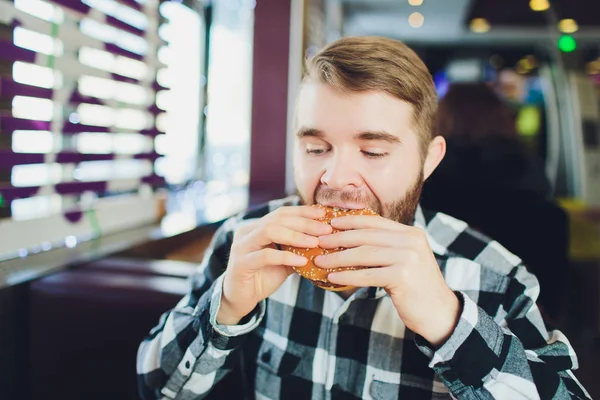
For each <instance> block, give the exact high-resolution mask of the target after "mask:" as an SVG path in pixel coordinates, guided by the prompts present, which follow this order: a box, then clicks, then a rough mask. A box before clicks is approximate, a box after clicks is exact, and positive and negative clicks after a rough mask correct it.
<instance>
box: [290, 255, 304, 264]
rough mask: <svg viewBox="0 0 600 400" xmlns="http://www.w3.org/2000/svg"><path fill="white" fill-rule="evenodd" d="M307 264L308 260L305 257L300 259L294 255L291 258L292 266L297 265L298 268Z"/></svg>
mask: <svg viewBox="0 0 600 400" xmlns="http://www.w3.org/2000/svg"><path fill="white" fill-rule="evenodd" d="M307 262H308V259H307V258H306V257H302V256H299V255H297V254H294V256H293V257H292V264H298V266H304V265H306V263H307Z"/></svg>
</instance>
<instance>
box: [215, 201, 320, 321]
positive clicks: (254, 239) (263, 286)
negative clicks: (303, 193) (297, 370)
mask: <svg viewBox="0 0 600 400" xmlns="http://www.w3.org/2000/svg"><path fill="white" fill-rule="evenodd" d="M323 216H325V210H324V209H322V208H319V207H311V206H292V207H281V208H279V209H277V210H275V211H273V212H272V213H269V214H267V215H265V216H264V217H263V218H261V219H259V220H257V221H252V222H249V223H248V224H246V225H243V226H242V227H240V228H239V229H238V230H237V232H236V233H235V235H234V238H233V244H232V246H231V253H230V256H229V262H228V264H227V270H226V271H225V274H224V281H223V295H222V298H221V306H220V308H219V312H218V314H217V322H218V323H219V324H222V325H236V324H237V323H239V321H240V320H241V319H242V318H243V317H245V316H246V315H248V314H249V313H250V312H251V311H252V310H254V308H255V307H256V305H257V304H258V303H259V302H260V301H262V300H264V299H265V298H267V297H269V296H270V295H271V294H273V293H274V292H275V291H276V290H277V289H278V288H279V287H280V286H281V285H282V284H283V282H284V281H285V280H286V278H287V277H288V276H289V275H290V274H292V273H293V272H294V270H293V268H292V267H302V266H304V265H306V263H307V259H306V258H304V257H302V256H299V255H296V254H293V253H292V252H289V251H283V250H278V249H277V247H276V246H275V243H277V244H280V245H290V246H294V247H303V248H312V247H317V246H318V245H319V240H318V239H317V236H320V235H328V234H330V233H331V231H332V228H331V226H330V225H328V224H323V223H321V222H319V221H316V219H317V218H321V217H323Z"/></svg>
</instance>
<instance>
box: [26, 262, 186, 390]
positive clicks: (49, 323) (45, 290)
mask: <svg viewBox="0 0 600 400" xmlns="http://www.w3.org/2000/svg"><path fill="white" fill-rule="evenodd" d="M187 288H188V283H187V281H186V280H185V279H181V278H172V277H161V276H151V275H140V274H138V275H134V274H125V273H116V272H108V271H103V272H96V271H85V272H83V271H66V272H61V273H57V274H55V275H51V276H48V277H45V278H43V279H40V280H38V281H36V282H34V283H32V284H31V304H30V306H31V313H30V317H31V348H30V350H31V352H30V361H31V373H30V378H31V379H30V382H31V392H32V399H34V400H37V399H44V400H46V399H77V400H81V399H86V400H93V399H103V400H104V399H111V400H120V399H127V400H131V399H136V398H138V396H137V384H136V369H135V364H136V353H137V348H138V345H139V343H140V341H141V340H142V338H143V337H144V336H146V335H147V334H148V332H149V331H150V329H151V328H152V327H153V326H154V325H156V324H157V323H158V320H159V316H160V315H161V314H162V313H163V312H165V311H167V310H168V309H170V308H172V307H173V306H175V304H177V302H178V301H179V300H180V299H181V298H182V297H183V296H184V295H185V293H186V292H187Z"/></svg>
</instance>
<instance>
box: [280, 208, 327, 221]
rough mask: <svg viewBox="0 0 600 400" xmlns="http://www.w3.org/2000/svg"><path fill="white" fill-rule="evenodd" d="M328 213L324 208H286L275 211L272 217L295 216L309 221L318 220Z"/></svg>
mask: <svg viewBox="0 0 600 400" xmlns="http://www.w3.org/2000/svg"><path fill="white" fill-rule="evenodd" d="M326 213H327V212H326V211H325V209H324V208H322V207H313V206H286V207H280V208H278V209H277V210H275V211H273V212H272V213H271V214H270V215H273V216H279V215H293V216H298V217H304V218H308V219H318V218H322V217H324V216H325V214H326Z"/></svg>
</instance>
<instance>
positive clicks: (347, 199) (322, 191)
mask: <svg viewBox="0 0 600 400" xmlns="http://www.w3.org/2000/svg"><path fill="white" fill-rule="evenodd" d="M327 200H338V201H340V202H343V203H357V204H364V205H367V206H373V205H376V204H377V202H376V201H374V200H373V199H372V198H371V197H369V196H368V195H366V194H365V193H364V192H360V191H354V192H338V191H335V190H331V189H328V188H327V187H325V186H319V187H317V190H316V191H315V198H314V202H315V203H320V202H323V201H327Z"/></svg>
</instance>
